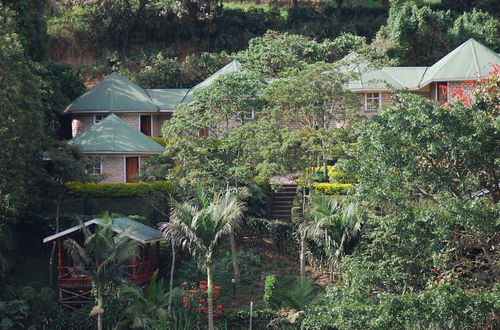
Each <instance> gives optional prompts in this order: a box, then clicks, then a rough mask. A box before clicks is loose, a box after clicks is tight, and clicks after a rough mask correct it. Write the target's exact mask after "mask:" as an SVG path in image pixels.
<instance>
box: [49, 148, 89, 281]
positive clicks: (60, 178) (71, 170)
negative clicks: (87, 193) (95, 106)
mask: <svg viewBox="0 0 500 330" xmlns="http://www.w3.org/2000/svg"><path fill="white" fill-rule="evenodd" d="M45 157H46V159H47V164H46V166H45V168H44V170H45V171H44V176H43V177H42V180H41V182H40V183H39V184H40V185H43V186H44V189H45V190H46V191H47V193H48V194H49V196H50V195H52V196H53V197H54V199H55V201H56V214H55V234H57V233H59V214H60V208H61V203H62V201H63V199H64V196H65V195H66V192H67V191H68V187H67V186H66V183H68V182H70V181H79V182H89V181H98V179H99V177H94V176H92V175H89V174H88V173H87V170H88V166H92V165H93V164H92V163H93V159H91V158H90V159H89V158H88V157H86V156H85V155H84V154H83V153H82V152H81V150H80V148H79V147H78V146H76V145H71V144H68V143H67V142H61V141H53V142H52V145H50V147H49V148H47V150H46V152H45ZM52 196H51V197H52ZM55 250H56V242H54V243H53V244H52V250H51V253H50V258H49V283H50V284H53V281H54V276H53V270H54V267H53V263H54V255H55Z"/></svg>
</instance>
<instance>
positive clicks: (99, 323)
mask: <svg viewBox="0 0 500 330" xmlns="http://www.w3.org/2000/svg"><path fill="white" fill-rule="evenodd" d="M102 305H103V299H102V294H101V291H100V290H99V291H98V293H97V307H98V310H99V311H98V313H97V330H102V329H103V328H102V314H104V310H103V309H102Z"/></svg>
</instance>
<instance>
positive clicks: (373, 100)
mask: <svg viewBox="0 0 500 330" xmlns="http://www.w3.org/2000/svg"><path fill="white" fill-rule="evenodd" d="M379 109H380V93H366V94H365V111H366V112H373V111H378V110H379Z"/></svg>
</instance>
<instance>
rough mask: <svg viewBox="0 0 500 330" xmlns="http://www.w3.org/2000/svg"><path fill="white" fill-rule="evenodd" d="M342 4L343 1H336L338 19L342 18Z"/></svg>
mask: <svg viewBox="0 0 500 330" xmlns="http://www.w3.org/2000/svg"><path fill="white" fill-rule="evenodd" d="M343 3H344V0H337V16H338V17H340V16H342V4H343Z"/></svg>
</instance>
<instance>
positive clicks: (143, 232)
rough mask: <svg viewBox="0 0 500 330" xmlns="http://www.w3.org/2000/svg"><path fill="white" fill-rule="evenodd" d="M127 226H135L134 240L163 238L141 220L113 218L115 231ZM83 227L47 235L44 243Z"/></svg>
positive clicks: (150, 241) (79, 226)
mask: <svg viewBox="0 0 500 330" xmlns="http://www.w3.org/2000/svg"><path fill="white" fill-rule="evenodd" d="M102 222H103V220H102V219H101V218H95V219H92V220H89V221H87V222H85V223H83V226H85V227H88V226H90V225H100V224H102ZM127 227H132V228H134V231H133V232H132V233H131V234H130V235H128V237H129V238H130V239H133V240H134V241H137V242H140V243H142V244H146V243H153V242H158V241H160V240H162V239H163V236H162V234H161V231H159V230H156V229H154V228H151V227H149V226H146V225H145V224H142V223H140V222H137V221H134V220H132V219H129V218H115V219H113V227H112V228H113V231H114V232H116V233H120V232H122V231H124V230H125V229H126V228H127ZM81 228H82V225H78V226H74V227H71V228H69V229H66V230H64V231H61V232H59V233H57V234H55V235H52V236H48V237H45V238H44V239H43V242H44V243H47V242H50V241H53V240H55V239H57V238H60V237H64V236H67V235H69V234H71V233H73V232H75V231H78V230H80V229H81Z"/></svg>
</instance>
